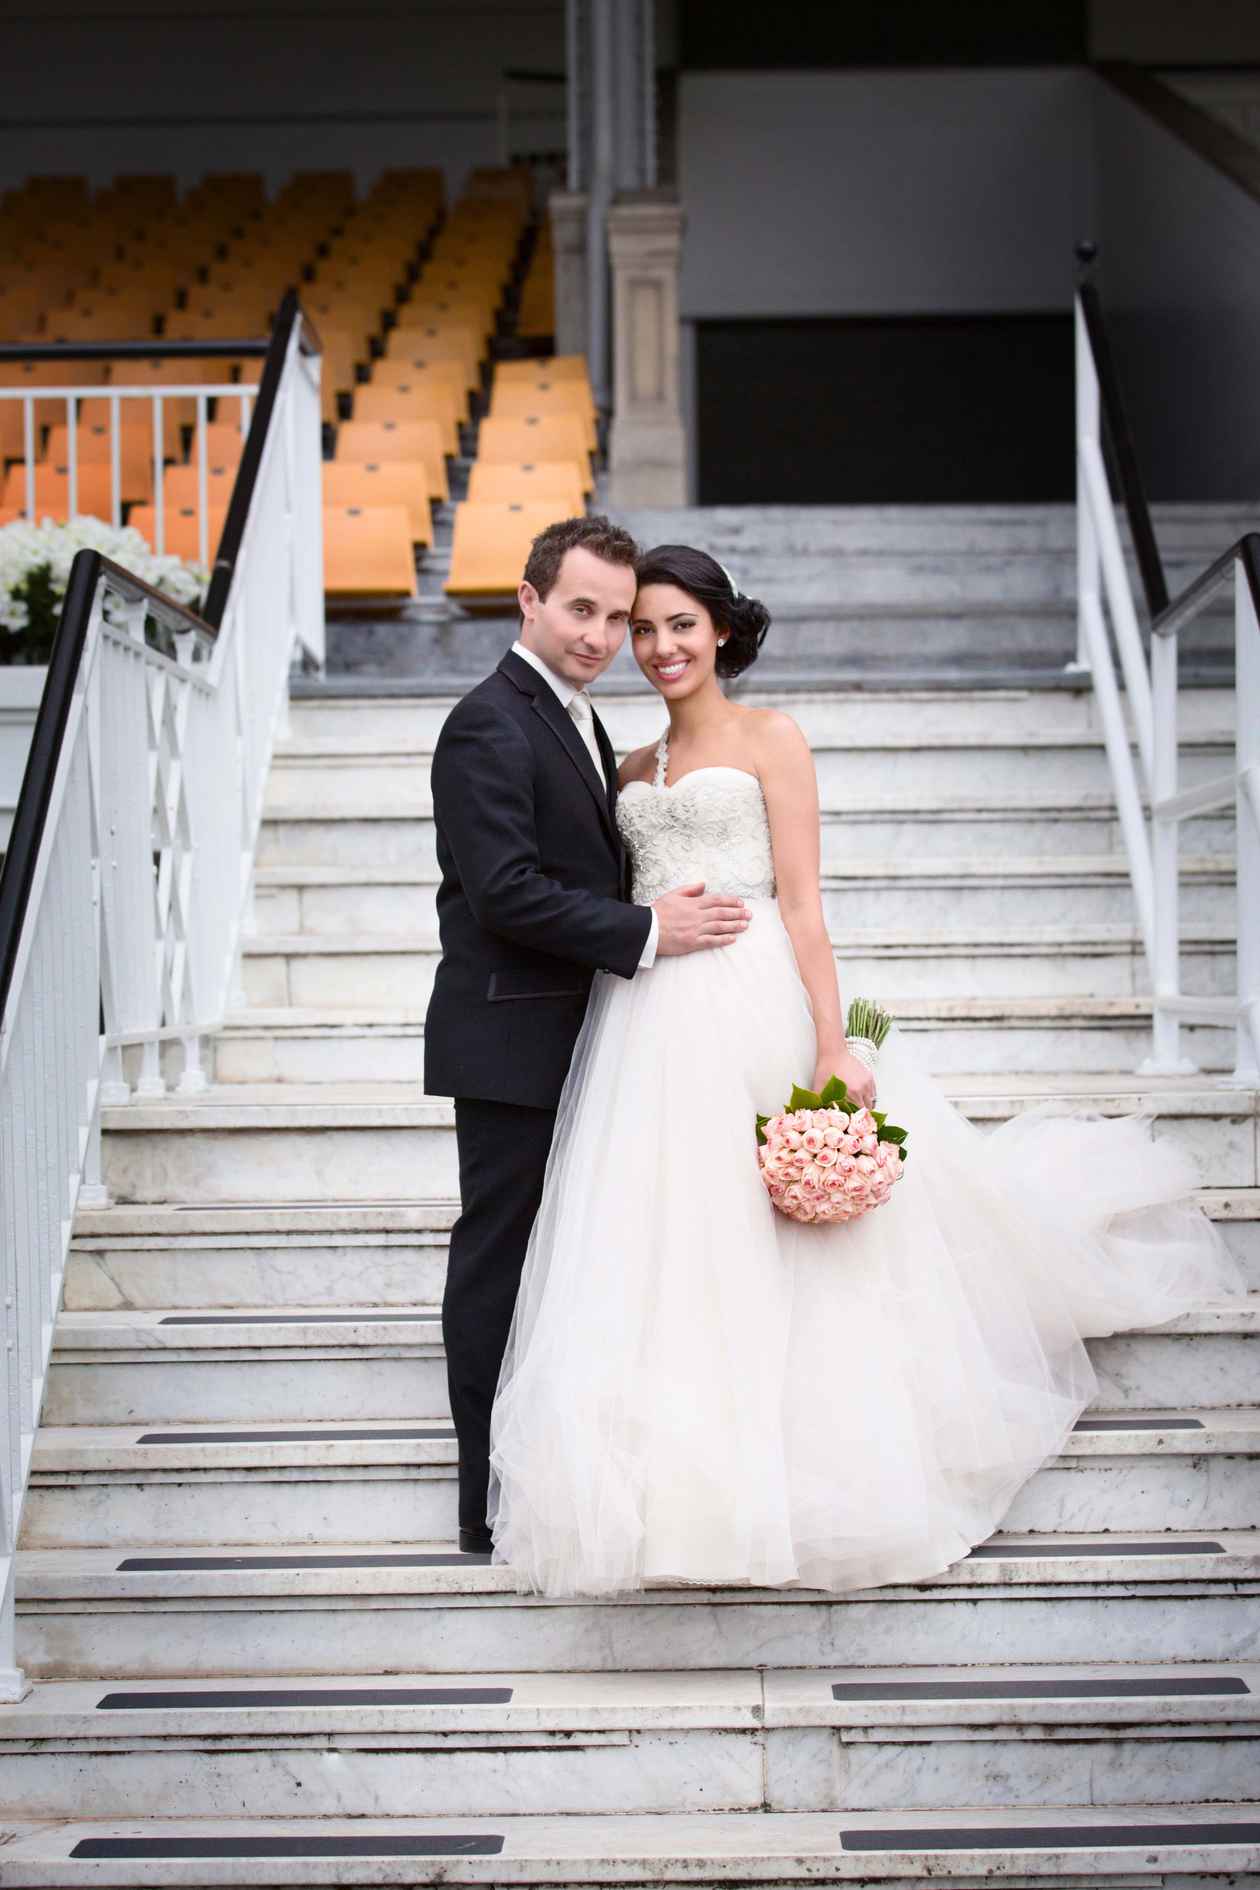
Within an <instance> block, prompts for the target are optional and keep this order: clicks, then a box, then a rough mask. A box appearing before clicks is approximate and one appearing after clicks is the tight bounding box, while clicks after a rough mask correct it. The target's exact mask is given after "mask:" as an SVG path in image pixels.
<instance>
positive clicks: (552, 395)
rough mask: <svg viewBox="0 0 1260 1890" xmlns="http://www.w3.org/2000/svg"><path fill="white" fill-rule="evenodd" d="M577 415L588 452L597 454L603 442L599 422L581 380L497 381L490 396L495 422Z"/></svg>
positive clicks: (491, 412)
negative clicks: (596, 429)
mask: <svg viewBox="0 0 1260 1890" xmlns="http://www.w3.org/2000/svg"><path fill="white" fill-rule="evenodd" d="M534 414H537V415H539V416H548V415H551V414H573V415H575V416H576V418H577V419H578V420H579V421H580V422H581V425H582V437H583V439H584V440H585V442H586V450H587V452H588V453H593V452H594V451H595V449H596V447H597V446H598V444H599V442H598V440H597V438H596V435H595V419H594V416H593V415H592V414H591V413H590V411H589V409H588V406H587V390H586V388H585V387H584V386H583V384H582V382H581V381H502V382H499V381H496V382H495V385H494V388H493V390H492V392H491V395H490V417H491V419H493V420H524V419H528V418H529V417H530V416H531V415H534Z"/></svg>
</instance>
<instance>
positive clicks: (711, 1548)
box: [490, 741, 1244, 1594]
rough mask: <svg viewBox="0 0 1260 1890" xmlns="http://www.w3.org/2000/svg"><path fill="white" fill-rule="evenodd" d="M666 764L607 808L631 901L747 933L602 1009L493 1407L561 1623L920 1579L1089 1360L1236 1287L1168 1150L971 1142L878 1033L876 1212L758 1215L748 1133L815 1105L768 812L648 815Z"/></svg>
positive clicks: (668, 963) (1006, 1487) (1079, 1139)
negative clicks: (710, 1588)
mask: <svg viewBox="0 0 1260 1890" xmlns="http://www.w3.org/2000/svg"><path fill="white" fill-rule="evenodd" d="M665 758H666V750H665V744H664V742H663V741H662V744H661V748H660V750H659V751H658V765H657V772H656V780H655V782H654V783H651V784H649V783H647V782H632V783H631V784H630V785H629V786H628V787H626V788H625V789H624V791H623V792H622V795H621V798H620V801H619V803H618V822H619V825H620V827H621V830H622V833H623V835H624V838H625V840H626V842H627V845H628V847H629V848H630V851H631V854H632V858H633V864H634V897H635V899H636V901H638V902H640V903H648V902H650V901H652V900H654V899H656V898H659V897H660V895H661V894H662V893H664V892H666V891H668V890H669V889H671V888H672V887H675V886H679V885H684V884H688V883H691V882H694V881H697V880H703V881H705V882H706V883H707V884H708V885H709V886H710V888H712V889H713V890H715V891H717V890H721V891H724V892H730V893H735V894H738V895H740V896H741V897H743V898H744V899H745V900H746V901H747V902H748V904H749V906H750V908H751V910H752V914H753V917H752V923H751V925H750V926H749V928H748V930H747V932H745V933H744V934H743V935H742V936H741V937H740V938H739V939H738V940H737V941H736V943H735V944H733V945H730V946H727V947H724V948H721V949H719V950H717V951H705V952H697V953H694V954H692V955H691V956H687V957H680V958H664V959H660V960H658V962H657V963H656V965H655V966H654V967H653V968H652V970H651V971H648V972H640V973H639V975H638V976H637V977H636V978H634V979H633V980H625V979H622V978H618V977H614V976H612V975H608V974H601V975H599V976H598V977H597V978H596V981H595V987H594V991H593V993H592V997H591V1003H590V1008H589V1011H588V1013H587V1017H586V1022H585V1025H584V1027H583V1030H582V1033H581V1036H580V1038H579V1040H578V1044H577V1048H576V1051H575V1053H574V1058H573V1063H572V1067H571V1070H570V1074H569V1078H568V1082H567V1084H566V1087H565V1091H564V1095H563V1098H562V1101H561V1105H560V1114H559V1118H558V1122H557V1127H556V1136H555V1141H554V1144H553V1147H552V1152H551V1159H550V1163H549V1166H548V1170H547V1179H546V1185H545V1190H544V1194H543V1200H542V1206H541V1209H540V1212H539V1215H538V1219H537V1221H536V1223H535V1226H534V1230H533V1235H532V1237H531V1241H530V1246H529V1251H528V1255H527V1258H526V1261H525V1269H524V1274H523V1277H522V1282H521V1290H520V1297H519V1300H518V1304H517V1309H516V1315H515V1319H514V1322H513V1326H512V1332H511V1337H510V1339H509V1342H508V1349H507V1355H506V1358H505V1360H504V1365H503V1371H502V1375H501V1377H500V1380H499V1388H498V1393H497V1396H496V1401H495V1406H494V1413H493V1419H492V1427H491V1498H490V1515H491V1522H492V1526H493V1528H494V1532H495V1551H494V1559H495V1561H496V1562H506V1563H509V1564H510V1565H511V1567H512V1568H513V1570H514V1571H515V1572H516V1575H517V1578H518V1583H519V1585H520V1587H521V1588H523V1589H526V1590H539V1591H543V1592H547V1593H551V1594H575V1593H605V1592H611V1591H617V1590H622V1589H631V1588H636V1587H639V1586H642V1585H643V1584H645V1583H648V1582H656V1581H668V1580H682V1581H688V1582H701V1583H714V1584H725V1583H751V1584H755V1585H759V1586H760V1585H781V1584H793V1583H799V1584H801V1585H802V1586H806V1587H816V1588H829V1589H848V1588H865V1587H869V1586H872V1585H875V1584H878V1583H884V1582H893V1581H896V1582H902V1581H909V1580H913V1579H915V1578H918V1577H922V1576H925V1575H929V1574H932V1573H935V1572H936V1571H938V1570H940V1569H943V1568H945V1567H947V1566H948V1565H949V1564H950V1563H951V1562H954V1561H956V1560H957V1559H958V1558H959V1557H960V1556H962V1555H965V1554H966V1553H967V1551H968V1550H969V1549H970V1548H971V1547H972V1546H973V1545H974V1544H976V1543H977V1542H980V1541H982V1540H983V1539H984V1538H985V1537H987V1536H989V1535H991V1534H992V1533H993V1532H994V1530H995V1529H996V1528H997V1527H998V1526H999V1524H1000V1523H1001V1521H1002V1517H1003V1514H1004V1512H1005V1511H1006V1509H1007V1508H1008V1506H1009V1504H1010V1502H1011V1499H1012V1497H1013V1496H1014V1494H1015V1492H1016V1490H1017V1489H1018V1488H1019V1486H1020V1485H1021V1484H1022V1483H1023V1482H1024V1481H1025V1480H1026V1479H1027V1478H1028V1477H1029V1476H1030V1475H1031V1474H1032V1473H1033V1471H1035V1470H1036V1469H1037V1468H1038V1466H1039V1465H1041V1464H1042V1463H1043V1462H1045V1461H1046V1460H1047V1459H1048V1458H1051V1457H1053V1456H1055V1455H1056V1453H1057V1452H1058V1451H1059V1450H1060V1448H1061V1446H1062V1444H1063V1442H1064V1439H1065V1438H1066V1437H1067V1435H1068V1433H1069V1432H1070V1431H1071V1429H1072V1427H1073V1424H1074V1423H1075V1422H1076V1420H1077V1418H1078V1416H1079V1415H1080V1413H1081V1411H1082V1410H1083V1409H1084V1408H1085V1406H1086V1405H1087V1404H1088V1403H1089V1402H1090V1401H1091V1398H1092V1397H1093V1395H1094V1391H1095V1386H1096V1381H1095V1376H1094V1372H1093V1368H1092V1366H1091V1364H1090V1360H1089V1357H1088V1355H1087V1352H1086V1349H1085V1346H1084V1344H1083V1343H1082V1341H1083V1339H1085V1338H1087V1337H1092V1336H1099V1335H1102V1334H1105V1333H1109V1332H1113V1331H1116V1330H1118V1329H1121V1328H1125V1327H1135V1326H1146V1325H1151V1324H1156V1323H1159V1322H1161V1321H1163V1320H1167V1319H1170V1318H1173V1317H1175V1316H1176V1315H1177V1314H1179V1313H1181V1312H1184V1311H1186V1310H1188V1309H1189V1308H1191V1307H1192V1306H1194V1305H1195V1304H1196V1302H1197V1301H1199V1300H1201V1299H1202V1298H1204V1297H1207V1296H1219V1295H1221V1294H1232V1293H1235V1292H1241V1291H1243V1290H1244V1288H1243V1282H1242V1279H1241V1276H1240V1274H1239V1271H1238V1269H1237V1267H1236V1265H1235V1263H1234V1261H1233V1260H1232V1259H1231V1257H1230V1256H1229V1254H1228V1252H1227V1250H1226V1249H1225V1247H1224V1246H1223V1243H1222V1242H1221V1240H1220V1237H1219V1235H1218V1233H1217V1231H1216V1229H1215V1228H1214V1227H1213V1226H1212V1224H1211V1223H1210V1222H1209V1221H1208V1220H1207V1218H1206V1217H1205V1216H1204V1215H1203V1214H1202V1212H1201V1211H1200V1209H1199V1208H1198V1207H1197V1206H1195V1205H1194V1204H1193V1203H1192V1202H1191V1201H1189V1200H1188V1199H1187V1198H1186V1197H1187V1196H1188V1194H1189V1191H1190V1190H1192V1189H1193V1188H1194V1187H1195V1186H1196V1185H1197V1180H1198V1177H1197V1173H1196V1169H1195V1164H1194V1161H1193V1158H1192V1157H1191V1156H1190V1155H1189V1154H1188V1152H1186V1151H1185V1150H1183V1149H1181V1148H1179V1147H1178V1146H1177V1145H1176V1143H1175V1142H1170V1141H1167V1140H1165V1141H1161V1142H1160V1143H1159V1144H1158V1145H1156V1143H1155V1142H1154V1141H1153V1140H1152V1139H1151V1135H1150V1128H1149V1124H1148V1123H1147V1122H1146V1121H1144V1120H1142V1119H1139V1118H1136V1117H1129V1118H1121V1119H1111V1120H1105V1119H1100V1118H1081V1117H1080V1116H1076V1117H1069V1116H1062V1115H1059V1116H1055V1115H1052V1114H1048V1113H1047V1112H1045V1111H1044V1110H1042V1111H1036V1112H1032V1113H1029V1114H1023V1115H1016V1116H1015V1117H1014V1118H1013V1119H1011V1120H1010V1121H1007V1122H1005V1123H1003V1124H1001V1125H1000V1126H999V1127H998V1128H996V1129H995V1130H993V1131H992V1132H991V1133H985V1132H983V1131H982V1130H980V1129H978V1128H977V1127H975V1126H974V1125H973V1124H972V1123H970V1122H969V1121H967V1120H966V1119H965V1118H964V1117H963V1116H961V1115H960V1114H959V1113H958V1112H957V1111H956V1110H955V1109H954V1108H953V1106H952V1105H951V1104H950V1103H949V1102H948V1101H947V1100H946V1098H945V1096H944V1095H943V1093H942V1091H941V1089H940V1088H939V1087H938V1085H937V1083H936V1081H935V1080H934V1079H933V1078H932V1077H930V1076H929V1075H928V1074H927V1073H926V1072H925V1071H924V1070H922V1069H921V1068H920V1066H919V1063H918V1060H917V1058H916V1056H915V1054H914V1052H913V1050H912V1049H911V1048H910V1046H909V1044H908V1043H907V1041H906V1039H905V1038H904V1037H903V1036H901V1035H899V1033H898V1031H897V1028H896V1026H895V1025H894V1027H893V1029H892V1031H891V1033H890V1035H889V1037H888V1039H887V1041H886V1043H885V1045H884V1048H883V1051H882V1054H881V1059H880V1063H879V1068H878V1071H877V1082H878V1089H879V1105H880V1107H881V1108H883V1109H886V1110H887V1111H888V1113H889V1116H890V1118H891V1119H892V1120H893V1121H895V1122H899V1123H901V1124H902V1125H904V1126H905V1127H906V1128H907V1130H908V1131H909V1141H908V1144H907V1146H908V1148H909V1151H910V1157H909V1161H908V1163H907V1166H906V1171H905V1173H904V1175H903V1176H902V1178H901V1180H900V1182H899V1183H898V1185H897V1187H896V1189H895V1190H894V1192H893V1194H892V1197H891V1199H890V1200H889V1201H888V1203H887V1204H886V1205H885V1206H883V1207H881V1208H878V1209H876V1210H874V1211H873V1212H872V1213H870V1214H868V1215H866V1216H865V1217H863V1218H862V1219H860V1220H857V1221H853V1222H849V1223H847V1224H843V1225H839V1226H833V1227H818V1226H801V1225H799V1224H797V1223H795V1222H791V1221H788V1220H785V1219H784V1218H783V1217H782V1216H780V1215H778V1214H777V1213H776V1212H775V1210H774V1209H773V1208H772V1207H771V1205H770V1201H769V1197H768V1196H767V1194H766V1192H765V1190H764V1188H763V1186H762V1183H761V1180H760V1177H759V1175H758V1172H757V1165H756V1159H755V1144H754V1122H753V1119H754V1116H755V1115H756V1113H757V1112H758V1111H761V1112H763V1113H770V1112H772V1111H773V1110H775V1109H777V1108H780V1107H782V1105H783V1103H784V1102H785V1100H786V1098H787V1096H788V1094H789V1093H790V1090H791V1087H792V1084H793V1082H802V1083H809V1082H810V1080H811V1079H812V1076H813V1072H814V1052H815V1040H814V1030H813V1024H812V1020H811V1013H810V1007H809V1001H808V998H807V995H806V992H805V988H804V986H803V985H802V983H801V980H800V977H799V975H798V972H797V968H796V961H795V958H794V955H793V952H792V946H791V943H790V941H789V938H788V935H787V932H786V931H785V929H784V926H783V923H782V920H781V919H780V917H779V911H778V906H777V903H776V900H775V896H774V891H775V888H774V870H773V862H772V856H771V847H770V832H769V824H768V821H767V816H766V810H765V803H764V800H763V798H762V794H761V788H760V785H759V783H758V781H757V779H756V777H755V776H754V775H751V774H747V773H744V772H743V771H742V770H739V769H736V768H712V767H711V768H700V769H697V770H695V771H694V772H693V773H691V774H688V775H685V776H684V777H683V778H682V779H681V780H679V781H677V782H676V783H675V784H674V785H673V786H672V787H666V786H665ZM841 971H842V989H843V960H842V963H841ZM844 995H845V998H846V1001H847V999H848V998H849V997H850V996H852V995H855V994H854V993H852V992H850V991H848V990H845V991H844ZM869 995H872V996H876V997H877V996H878V995H879V994H878V992H872V993H870V994H869Z"/></svg>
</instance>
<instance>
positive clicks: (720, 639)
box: [718, 630, 730, 649]
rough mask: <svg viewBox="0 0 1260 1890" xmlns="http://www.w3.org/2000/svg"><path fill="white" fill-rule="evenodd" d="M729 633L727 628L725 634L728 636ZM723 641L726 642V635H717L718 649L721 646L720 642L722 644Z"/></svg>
mask: <svg viewBox="0 0 1260 1890" xmlns="http://www.w3.org/2000/svg"><path fill="white" fill-rule="evenodd" d="M729 635H730V631H729V630H728V631H727V633H726V636H729ZM725 642H726V637H719V638H718V647H719V649H720V648H721V646H722V644H724V643H725Z"/></svg>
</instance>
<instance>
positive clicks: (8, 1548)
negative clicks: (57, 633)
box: [0, 320, 323, 1701]
mask: <svg viewBox="0 0 1260 1890" xmlns="http://www.w3.org/2000/svg"><path fill="white" fill-rule="evenodd" d="M301 342H302V324H301V322H300V320H299V321H297V322H295V323H293V324H292V325H291V328H290V332H289V339H288V347H287V353H286V355H285V358H284V363H283V369H282V371H281V374H280V378H279V383H278V387H277V391H276V396H275V401H274V405H273V406H272V409H271V415H270V423H269V425H268V427H267V432H266V439H265V443H264V445H263V449H262V456H261V460H260V463H259V465H258V468H257V473H256V477H255V480H254V484H253V494H252V499H251V503H250V510H249V515H248V519H247V521H246V524H245V528H244V535H243V537H242V540H241V543H240V547H239V550H238V552H237V555H236V558H235V562H234V565H233V571H232V578H231V583H230V587H229V590H228V595H227V601H226V605H225V608H224V612H223V618H222V622H221V624H220V626H219V628H218V632H217V634H211V633H210V632H209V631H208V630H207V629H206V628H205V626H202V625H199V623H198V622H197V620H196V619H194V618H192V617H190V616H189V615H188V613H187V612H182V611H180V610H179V609H178V608H177V607H176V606H174V605H172V604H170V603H169V602H167V601H166V600H164V599H159V598H157V597H155V595H154V594H153V593H151V592H149V591H148V590H147V589H146V587H144V586H143V585H141V584H140V583H138V582H137V581H136V580H135V579H134V578H132V577H131V576H130V574H128V573H127V572H126V571H123V570H121V569H119V568H118V567H117V566H114V565H111V564H109V563H108V562H107V561H106V560H104V559H101V558H100V557H99V556H98V555H97V554H96V553H94V552H82V553H80V554H79V558H78V559H77V560H76V565H75V568H74V570H73V571H72V574H71V588H70V594H69V597H68V600H67V619H66V621H67V622H69V620H70V618H71V615H72V616H73V622H74V624H75V625H76V626H79V625H81V626H84V628H83V643H82V650H81V654H80V658H79V662H78V667H77V670H76V672H75V676H74V684H73V691H72V693H71V696H70V700H69V706H68V710H67V713H66V717H65V724H64V730H63V732H62V735H61V740H60V746H59V749H58V753H57V760H56V768H55V774H54V778H53V780H52V782H51V784H50V787H49V790H48V793H47V800H46V812H45V815H44V821H43V828H42V833H41V834H40V836H39V839H38V845H37V849H36V851H35V852H34V854H33V855H32V854H31V853H30V852H29V851H28V852H27V860H28V861H30V860H31V859H32V858H33V861H34V864H33V869H32V873H31V882H30V890H29V896H28V898H27V901H26V908H25V914H24V917H23V919H22V923H21V931H20V937H19V940H18V945H17V952H16V959H15V962H14V967H13V972H12V976H11V978H10V982H9V990H8V994H7V997H6V1000H5V1005H4V1013H3V1017H2V1018H0V1288H2V1290H3V1299H4V1311H5V1324H4V1340H5V1343H4V1348H3V1350H2V1351H0V1583H2V1585H3V1593H2V1595H0V1699H3V1700H6V1701H11V1700H16V1699H19V1698H21V1697H22V1694H23V1692H24V1691H25V1682H24V1680H23V1678H22V1675H21V1672H20V1669H19V1667H18V1665H17V1661H16V1656H15V1644H14V1595H13V1569H14V1559H15V1549H16V1544H17V1540H18V1535H19V1532H20V1528H21V1518H22V1505H23V1498H24V1494H25V1490H26V1484H27V1472H28V1468H29V1463H30V1457H31V1450H32V1447H33V1442H34V1437H35V1431H36V1427H37V1425H38V1422H39V1415H40V1404H41V1400H42V1393H43V1386H44V1382H45V1376H46V1373H47V1370H48V1362H49V1354H50V1351H51V1345H52V1334H53V1326H54V1323H55V1320H56V1317H57V1313H58V1310H59V1308H60V1303H61V1283H62V1274H63V1269H64V1266H65V1260H66V1253H67V1250H68V1246H69V1241H70V1232H71V1227H72V1224H73V1220H74V1215H75V1211H76V1208H77V1207H79V1206H92V1207H102V1206H105V1205H107V1195H106V1191H105V1188H104V1185H103V1181H102V1176H101V1164H100V1108H101V1104H102V1102H104V1101H108V1102H110V1103H114V1104H119V1103H126V1102H127V1101H129V1100H130V1099H131V1098H132V1096H133V1095H134V1096H137V1097H149V1096H158V1095H161V1094H163V1093H165V1089H166V1084H165V1082H164V1080H163V1075H162V1067H161V1053H162V1049H163V1046H164V1045H169V1044H171V1043H172V1042H173V1043H176V1044H178V1045H179V1047H180V1049H181V1052H182V1073H181V1074H180V1075H179V1078H178V1082H177V1087H178V1089H179V1090H180V1091H181V1092H182V1093H184V1094H195V1093H197V1092H199V1091H200V1090H202V1089H204V1088H205V1085H206V1080H207V1079H206V1075H205V1069H204V1066H203V1062H202V1044H203V1041H204V1040H205V1039H206V1038H207V1037H208V1036H209V1035H210V1034H212V1033H214V1032H216V1031H217V1030H218V1029H219V1028H220V1026H221V1023H222V1020H223V1017H224V1013H225V1011H226V1009H227V1006H228V1004H229V1002H230V1001H232V1000H233V998H234V994H235V993H236V991H237V990H238V987H239V971H238V966H237V959H238V956H239V948H240V939H241V935H242V929H243V924H244V923H245V921H246V919H247V917H248V915H249V913H250V910H251V904H250V895H251V884H252V877H253V862H254V852H255V846H256V842H257V836H258V828H259V823H260V819H261V814H262V804H263V794H264V790H265V787H266V781H267V775H268V772H269V768H270V764H271V755H272V749H273V746H274V743H275V740H276V738H277V734H278V732H279V730H280V729H281V728H282V727H283V726H284V724H285V716H286V713H287V701H288V682H289V670H290V665H291V662H292V661H293V658H294V656H295V653H297V652H298V651H302V650H304V651H307V652H309V653H311V654H312V655H314V656H315V657H316V658H317V659H318V658H319V656H320V655H321V654H322V649H323V581H322V541H321V490H320V486H321V455H320V400H319V362H318V356H311V355H306V354H303V352H302V349H301ZM62 391H64V390H60V389H58V390H54V392H62ZM62 634H63V635H64V634H65V625H64V624H63V633H62ZM54 661H55V654H54ZM19 818H20V812H19ZM102 1022H103V1029H102ZM124 1054H125V1055H126V1056H127V1058H128V1060H129V1061H131V1060H133V1059H135V1058H136V1056H137V1055H138V1057H139V1063H140V1069H139V1075H138V1079H137V1080H136V1081H135V1083H134V1084H133V1083H132V1082H130V1081H129V1080H128V1078H127V1075H126V1074H125V1073H124V1064H123V1059H124Z"/></svg>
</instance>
